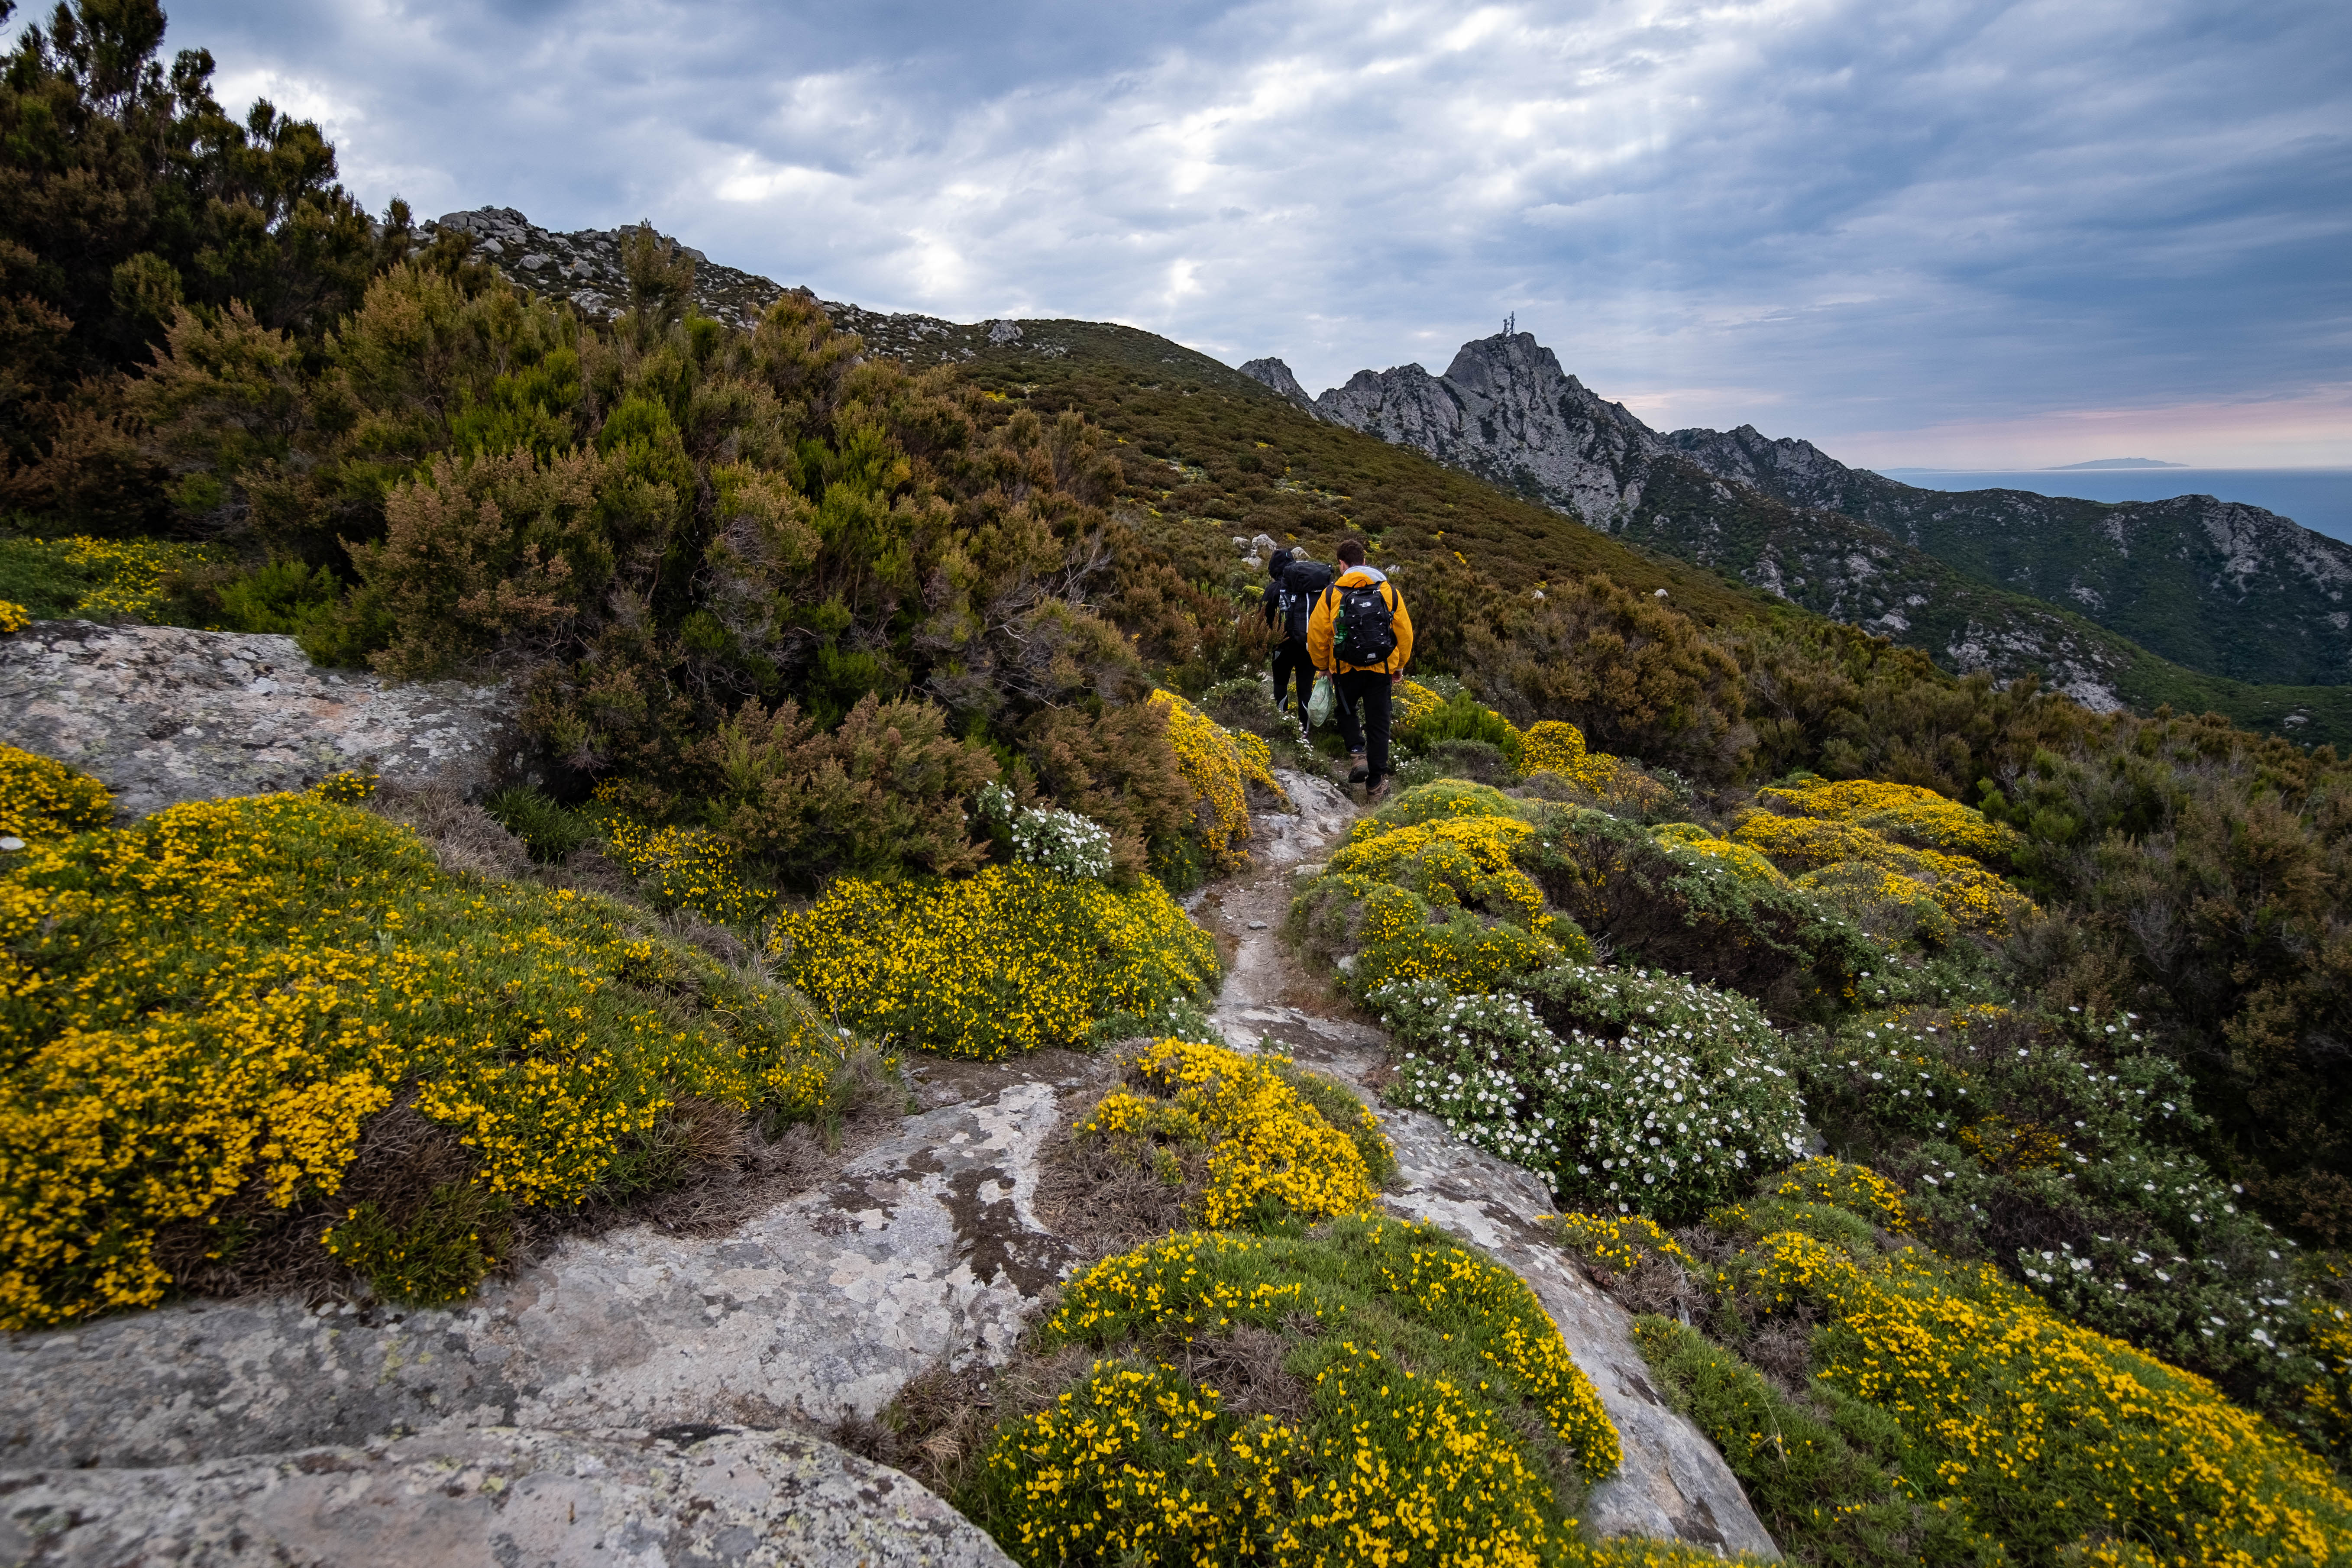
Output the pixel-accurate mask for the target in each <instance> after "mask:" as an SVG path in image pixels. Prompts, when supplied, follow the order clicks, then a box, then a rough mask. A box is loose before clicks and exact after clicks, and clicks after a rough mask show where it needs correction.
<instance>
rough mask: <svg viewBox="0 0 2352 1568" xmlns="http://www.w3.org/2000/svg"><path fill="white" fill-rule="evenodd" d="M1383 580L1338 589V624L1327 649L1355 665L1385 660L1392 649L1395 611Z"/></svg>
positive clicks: (1394, 636) (1368, 665)
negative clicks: (1384, 587)
mask: <svg viewBox="0 0 2352 1568" xmlns="http://www.w3.org/2000/svg"><path fill="white" fill-rule="evenodd" d="M1382 586H1383V584H1379V583H1363V584H1355V585H1353V586H1350V587H1346V588H1342V589H1340V590H1339V626H1337V628H1336V634H1337V635H1335V636H1334V637H1333V638H1332V639H1331V650H1332V652H1333V653H1335V654H1337V655H1338V656H1339V659H1340V661H1341V662H1342V663H1345V664H1352V665H1355V666H1357V667H1358V668H1369V667H1370V666H1373V665H1378V664H1385V663H1387V662H1388V657H1389V655H1391V654H1392V653H1394V652H1396V646H1397V641H1396V611H1395V610H1394V609H1392V608H1391V606H1390V605H1389V596H1388V595H1386V594H1385V593H1383V592H1381V588H1382Z"/></svg>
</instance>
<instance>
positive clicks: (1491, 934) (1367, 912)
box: [1326, 876, 1591, 995]
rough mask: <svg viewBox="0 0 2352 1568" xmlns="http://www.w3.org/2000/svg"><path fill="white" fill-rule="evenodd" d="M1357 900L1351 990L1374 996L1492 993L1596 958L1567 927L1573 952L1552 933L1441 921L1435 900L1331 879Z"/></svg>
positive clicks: (1460, 913)
mask: <svg viewBox="0 0 2352 1568" xmlns="http://www.w3.org/2000/svg"><path fill="white" fill-rule="evenodd" d="M1326 887H1327V888H1337V889H1341V890H1342V891H1343V892H1344V894H1345V895H1346V896H1347V897H1349V898H1350V899H1352V900H1354V901H1355V902H1354V908H1355V910H1356V921H1355V933H1354V938H1355V942H1356V952H1354V953H1353V954H1352V955H1350V956H1349V957H1348V958H1347V959H1346V960H1345V961H1344V962H1343V965H1342V967H1343V970H1344V971H1345V972H1346V973H1347V974H1348V976H1349V984H1350V985H1351V986H1352V987H1353V988H1354V989H1355V990H1356V991H1357V992H1358V993H1359V994H1366V995H1369V994H1370V993H1371V992H1373V991H1377V990H1379V989H1380V988H1381V987H1382V986H1386V985H1392V984H1398V983H1400V982H1404V981H1413V980H1436V981H1442V982H1444V984H1446V985H1447V986H1449V987H1451V988H1452V989H1453V990H1454V991H1457V992H1461V993H1464V994H1474V993H1483V992H1487V991H1492V990H1494V989H1495V988H1496V987H1497V986H1499V985H1502V984H1505V983H1506V982H1507V981H1509V980H1511V979H1513V978H1515V977H1517V976H1519V975H1522V974H1528V973H1533V972H1534V971H1536V970H1538V969H1541V968H1544V967H1545V966H1547V965H1549V964H1551V963H1558V962H1559V960H1560V959H1561V958H1563V957H1567V956H1579V957H1583V956H1589V955H1590V953H1591V945H1590V944H1589V943H1587V942H1585V941H1584V939H1583V933H1582V932H1581V931H1578V930H1577V929H1576V927H1575V926H1574V925H1573V924H1570V922H1567V921H1561V922H1559V929H1561V930H1563V931H1565V932H1566V933H1567V934H1568V935H1569V937H1570V940H1571V942H1572V943H1573V946H1572V948H1564V947H1563V946H1562V944H1561V943H1560V942H1558V941H1555V940H1554V939H1553V937H1552V936H1551V935H1550V934H1549V932H1548V931H1546V932H1538V931H1528V930H1527V929H1526V928H1525V927H1523V926H1520V925H1517V924H1516V923H1514V922H1513V921H1509V920H1507V919H1506V920H1496V921H1486V920H1481V919H1480V918H1479V917H1478V916H1477V915H1475V914H1474V913H1472V912H1471V911H1469V910H1464V909H1458V908H1457V909H1454V910H1452V911H1451V912H1449V913H1448V914H1446V915H1444V916H1443V917H1433V911H1432V910H1431V907H1430V905H1429V903H1428V901H1427V900H1423V898H1422V897H1421V896H1420V895H1419V894H1417V893H1414V892H1413V891H1412V889H1407V888H1400V887H1397V886H1395V885H1393V884H1391V883H1388V882H1375V881H1372V880H1370V879H1367V878H1361V877H1338V876H1335V877H1331V878H1328V879H1326Z"/></svg>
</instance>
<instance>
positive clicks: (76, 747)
mask: <svg viewBox="0 0 2352 1568" xmlns="http://www.w3.org/2000/svg"><path fill="white" fill-rule="evenodd" d="M517 709H518V700H517V697H516V694H515V692H514V691H513V689H511V688H510V687H508V686H503V685H500V686H470V685H467V684H464V683H462V682H458V681H447V680H442V681H426V682H424V683H421V684H417V685H409V686H395V685H393V684H391V683H389V682H387V681H384V680H383V679H379V678H377V677H375V676H373V675H366V674H361V673H358V672H355V671H346V670H323V669H319V668H314V667H313V666H312V665H311V663H310V660H309V659H308V658H305V657H304V655H303V653H302V650H301V649H300V648H299V647H296V646H295V643H294V639H293V638H292V637H263V636H257V635H250V634H246V633H238V632H200V631H190V630H187V629H185V628H183V627H179V626H96V625H93V624H92V623H90V622H89V621H40V622H36V623H35V624H34V625H32V626H27V627H26V629H25V630H23V631H21V632H18V633H16V635H15V636H13V637H0V741H5V742H8V743H9V744H10V745H14V746H21V747H23V748H24V749H25V750H26V751H28V752H39V753H40V754H42V755H43V756H49V757H55V758H57V759H58V761H60V762H63V763H69V764H70V765H72V766H74V767H77V768H79V769H81V770H82V771H83V772H85V773H92V774H95V775H96V776H97V777H98V778H99V779H100V780H101V781H103V782H104V783H105V784H106V786H107V788H109V789H110V790H112V791H113V792H114V797H115V807H116V813H117V816H118V817H120V818H121V819H125V820H129V819H134V818H137V817H140V816H145V815H147V814H148V813H149V812H153V811H160V810H162V809H163V807H164V806H167V805H176V804H178V803H179V802H181V801H187V800H206V799H210V798H212V797H214V796H216V795H257V794H266V793H268V792H271V791H276V790H288V789H300V788H302V787H304V786H306V785H308V784H313V783H315V782H317V781H318V780H319V779H321V778H324V777H325V776H327V775H328V774H330V773H340V772H342V771H344V770H346V769H358V770H364V771H368V772H373V773H380V774H382V775H383V777H385V778H387V779H396V780H399V781H402V782H404V783H415V784H424V783H428V782H430V783H437V784H445V785H448V786H451V787H453V788H456V789H457V790H459V791H461V792H464V793H467V794H477V793H479V792H480V791H481V790H482V789H484V788H487V787H488V784H489V783H490V780H491V777H492V775H493V773H494V772H495V771H496V770H497V768H498V766H499V762H500V760H501V759H502V758H503V759H505V760H507V761H508V762H509V763H511V762H513V761H515V760H516V754H517V751H518V744H519V743H518V741H517V739H516V737H515V735H514V733H513V727H514V719H515V714H516V711H517Z"/></svg>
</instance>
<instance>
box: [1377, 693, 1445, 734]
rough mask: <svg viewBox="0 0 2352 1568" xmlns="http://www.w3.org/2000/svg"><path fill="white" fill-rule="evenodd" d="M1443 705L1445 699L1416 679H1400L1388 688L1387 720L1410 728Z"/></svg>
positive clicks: (1401, 728) (1403, 728) (1400, 727)
mask: <svg viewBox="0 0 2352 1568" xmlns="http://www.w3.org/2000/svg"><path fill="white" fill-rule="evenodd" d="M1444 706H1445V699H1444V698H1443V697H1440V696H1439V695H1438V694H1437V693H1436V692H1434V691H1432V690H1431V689H1429V688H1428V687H1426V686H1423V684H1422V683H1421V682H1420V681H1418V680H1400V681H1398V682H1397V683H1396V684H1395V685H1394V686H1391V687H1390V688H1389V722H1390V724H1391V726H1392V727H1393V728H1395V729H1397V730H1399V731H1404V730H1411V729H1412V728H1414V727H1415V726H1417V725H1418V724H1420V722H1421V721H1423V720H1424V719H1426V718H1428V717H1429V716H1430V715H1431V714H1433V713H1434V712H1436V711H1437V710H1439V709H1441V708H1443V707H1444Z"/></svg>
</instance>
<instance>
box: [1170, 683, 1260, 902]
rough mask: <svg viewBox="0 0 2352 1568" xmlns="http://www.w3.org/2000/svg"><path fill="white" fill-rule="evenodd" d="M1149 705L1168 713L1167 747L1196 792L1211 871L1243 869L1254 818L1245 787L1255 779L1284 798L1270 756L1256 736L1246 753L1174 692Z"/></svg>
mask: <svg viewBox="0 0 2352 1568" xmlns="http://www.w3.org/2000/svg"><path fill="white" fill-rule="evenodd" d="M1151 700H1152V701H1153V702H1154V703H1155V704H1157V705H1158V706H1160V707H1161V708H1164V709H1166V710H1168V743H1169V745H1171V747H1173V748H1174V749H1175V752H1176V763H1177V766H1178V767H1180V768H1181V769H1182V770H1183V773H1184V777H1185V779H1186V780H1187V782H1189V783H1190V784H1192V793H1193V797H1194V806H1193V810H1194V815H1195V817H1196V819H1197V822H1198V828H1199V833H1200V837H1201V847H1202V850H1203V851H1204V852H1205V853H1206V855H1207V857H1208V863H1209V866H1210V868H1211V869H1212V870H1216V871H1239V870H1242V869H1244V868H1246V867H1247V866H1248V865H1249V838H1250V815H1249V795H1248V792H1247V791H1246V790H1244V788H1243V787H1242V786H1243V784H1244V783H1245V782H1246V781H1248V780H1250V779H1253V778H1255V779H1256V780H1257V782H1259V783H1260V784H1264V785H1265V786H1266V787H1267V788H1269V789H1271V790H1273V791H1274V792H1275V794H1276V795H1281V794H1282V786H1281V785H1279V784H1276V783H1275V780H1274V774H1273V773H1272V772H1271V767H1272V763H1273V752H1272V751H1271V750H1270V749H1269V748H1268V747H1267V746H1266V743H1265V742H1264V741H1262V740H1259V739H1258V738H1257V737H1256V736H1254V735H1253V736H1250V737H1249V739H1250V740H1251V741H1252V742H1255V744H1254V745H1253V746H1250V747H1247V748H1245V747H1244V746H1243V745H1242V744H1241V743H1240V741H1239V738H1238V737H1236V736H1235V735H1234V733H1233V732H1232V731H1228V730H1226V729H1225V728H1224V726H1223V725H1222V724H1219V723H1218V722H1217V721H1215V720H1214V719H1212V718H1210V717H1209V716H1208V715H1207V714H1206V713H1203V712H1202V711H1201V710H1199V709H1198V708H1195V707H1193V706H1192V703H1190V702H1188V701H1186V700H1184V699H1183V698H1181V697H1179V696H1177V695H1176V693H1174V692H1172V691H1155V692H1153V693H1152V694H1151ZM1285 798H1287V797H1285Z"/></svg>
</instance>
